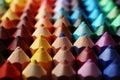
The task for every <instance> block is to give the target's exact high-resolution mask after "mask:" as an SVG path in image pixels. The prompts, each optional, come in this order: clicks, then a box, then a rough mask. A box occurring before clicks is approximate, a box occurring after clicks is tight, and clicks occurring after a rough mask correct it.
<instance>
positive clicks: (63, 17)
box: [54, 15, 72, 29]
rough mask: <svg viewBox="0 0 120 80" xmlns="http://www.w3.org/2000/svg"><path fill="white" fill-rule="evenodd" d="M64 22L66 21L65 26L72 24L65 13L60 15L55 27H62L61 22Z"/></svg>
mask: <svg viewBox="0 0 120 80" xmlns="http://www.w3.org/2000/svg"><path fill="white" fill-rule="evenodd" d="M63 23H64V24H65V26H66V27H68V28H69V27H71V26H72V25H71V23H70V22H69V21H68V19H67V17H66V16H64V15H62V16H60V17H59V18H58V19H57V20H56V21H55V23H54V27H55V29H56V28H58V27H60V26H61V24H63Z"/></svg>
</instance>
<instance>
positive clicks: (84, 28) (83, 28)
mask: <svg viewBox="0 0 120 80" xmlns="http://www.w3.org/2000/svg"><path fill="white" fill-rule="evenodd" d="M84 34H87V35H89V36H92V35H93V32H92V31H91V30H90V28H89V27H88V25H87V24H86V23H85V22H81V23H80V25H79V26H78V27H77V29H76V30H75V31H74V33H73V36H74V39H75V40H77V39H78V38H79V37H80V36H84Z"/></svg>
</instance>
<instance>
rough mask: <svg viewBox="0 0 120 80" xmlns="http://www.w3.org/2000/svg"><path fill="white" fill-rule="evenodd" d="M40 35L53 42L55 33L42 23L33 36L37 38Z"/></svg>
mask: <svg viewBox="0 0 120 80" xmlns="http://www.w3.org/2000/svg"><path fill="white" fill-rule="evenodd" d="M40 35H42V36H43V37H45V38H46V39H47V41H48V42H49V43H50V44H51V43H52V42H53V35H52V34H51V33H50V32H49V31H48V29H47V28H46V27H45V26H44V24H41V26H40V27H38V28H37V29H36V30H35V31H34V32H33V33H32V37H33V39H34V40H35V39H36V38H38V37H39V36H40Z"/></svg>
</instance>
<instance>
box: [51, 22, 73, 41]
mask: <svg viewBox="0 0 120 80" xmlns="http://www.w3.org/2000/svg"><path fill="white" fill-rule="evenodd" d="M62 33H63V34H64V35H65V36H66V37H67V38H68V39H69V40H70V41H73V38H72V33H71V32H70V31H69V28H68V27H66V26H65V24H64V23H62V24H60V25H59V27H58V28H57V29H56V30H55V31H54V32H53V35H54V36H55V37H59V35H60V34H62Z"/></svg>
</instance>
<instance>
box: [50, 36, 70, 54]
mask: <svg viewBox="0 0 120 80" xmlns="http://www.w3.org/2000/svg"><path fill="white" fill-rule="evenodd" d="M63 46H66V47H67V48H68V49H71V48H72V43H71V42H70V40H69V39H68V38H67V37H66V36H65V35H64V34H60V35H59V37H57V38H56V40H55V41H54V42H53V43H52V47H53V52H54V54H55V53H56V52H57V51H58V50H59V49H60V48H62V47H63Z"/></svg>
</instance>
